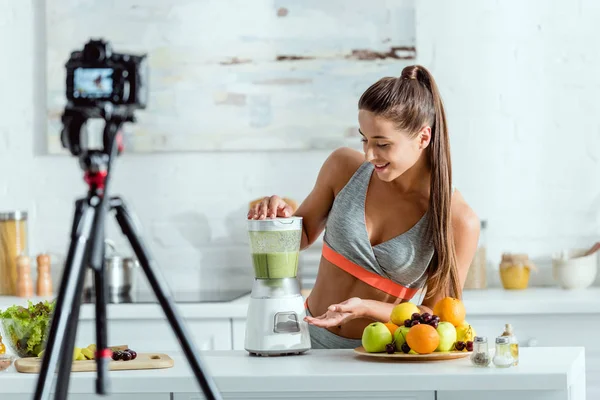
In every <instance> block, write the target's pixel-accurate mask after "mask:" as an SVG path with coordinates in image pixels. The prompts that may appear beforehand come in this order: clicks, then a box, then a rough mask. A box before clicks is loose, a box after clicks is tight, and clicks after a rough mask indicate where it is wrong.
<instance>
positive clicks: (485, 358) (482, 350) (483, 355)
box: [471, 336, 492, 367]
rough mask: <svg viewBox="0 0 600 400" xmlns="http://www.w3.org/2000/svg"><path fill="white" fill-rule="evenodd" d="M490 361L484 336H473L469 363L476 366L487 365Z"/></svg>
mask: <svg viewBox="0 0 600 400" xmlns="http://www.w3.org/2000/svg"><path fill="white" fill-rule="evenodd" d="M491 361H492V358H491V357H490V351H489V348H488V341H487V338H486V337H485V336H475V338H473V353H472V354H471V363H472V364H473V365H475V366H476V367H487V366H488V365H490V362H491Z"/></svg>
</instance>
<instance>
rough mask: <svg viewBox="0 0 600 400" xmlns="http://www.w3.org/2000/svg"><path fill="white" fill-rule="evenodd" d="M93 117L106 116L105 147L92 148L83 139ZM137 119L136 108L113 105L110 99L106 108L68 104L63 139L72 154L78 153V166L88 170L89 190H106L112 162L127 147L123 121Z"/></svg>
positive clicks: (65, 112) (64, 116)
mask: <svg viewBox="0 0 600 400" xmlns="http://www.w3.org/2000/svg"><path fill="white" fill-rule="evenodd" d="M90 118H101V119H104V130H103V135H102V148H100V149H89V148H87V144H86V143H85V141H84V140H82V128H83V127H84V125H85V124H86V122H87V121H88V119H90ZM124 122H135V116H134V115H133V111H132V110H131V109H130V108H128V107H123V106H117V107H114V106H113V105H112V104H110V103H106V104H104V107H103V108H82V107H73V106H67V107H66V108H65V111H64V113H63V115H62V123H63V129H62V132H61V137H60V139H61V143H62V145H63V147H64V148H66V149H68V150H69V151H70V152H71V154H72V155H74V156H77V157H79V166H80V167H81V169H82V170H83V171H84V172H85V177H84V180H85V181H86V183H87V184H88V185H89V186H90V190H103V189H104V187H105V184H106V178H107V176H108V172H109V170H110V165H111V162H112V161H113V159H114V158H115V157H117V156H118V155H120V154H121V153H122V152H123V150H124V145H123V137H122V132H121V130H120V128H121V125H122V124H123V123H124Z"/></svg>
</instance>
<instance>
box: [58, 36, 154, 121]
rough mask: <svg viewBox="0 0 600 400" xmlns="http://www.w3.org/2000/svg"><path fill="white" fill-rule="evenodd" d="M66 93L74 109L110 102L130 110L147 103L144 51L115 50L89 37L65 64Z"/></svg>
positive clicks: (95, 106) (107, 44) (93, 106)
mask: <svg viewBox="0 0 600 400" xmlns="http://www.w3.org/2000/svg"><path fill="white" fill-rule="evenodd" d="M65 67H66V70H67V82H66V96H67V100H68V101H69V103H70V104H71V105H72V106H74V107H76V108H98V109H101V108H104V107H105V105H106V103H112V105H113V106H115V107H116V108H126V109H127V111H129V112H131V111H133V110H135V109H144V108H146V104H147V102H148V85H147V83H148V64H147V57H146V54H143V55H133V54H120V53H114V52H113V51H112V47H111V45H110V43H108V42H106V41H104V40H102V39H100V40H90V41H89V42H87V43H86V44H85V46H84V48H83V50H80V51H74V52H72V53H71V57H70V58H69V60H68V61H67V63H66V64H65Z"/></svg>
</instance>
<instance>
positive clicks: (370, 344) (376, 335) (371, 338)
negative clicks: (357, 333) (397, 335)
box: [362, 322, 392, 353]
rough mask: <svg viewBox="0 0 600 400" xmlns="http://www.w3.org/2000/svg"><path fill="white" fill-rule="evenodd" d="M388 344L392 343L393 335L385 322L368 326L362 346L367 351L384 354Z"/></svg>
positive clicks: (363, 335) (364, 332)
mask: <svg viewBox="0 0 600 400" xmlns="http://www.w3.org/2000/svg"><path fill="white" fill-rule="evenodd" d="M388 343H392V333H391V332H390V330H389V329H388V327H387V326H385V325H384V324H383V322H373V323H371V324H369V325H367V326H366V328H365V330H364V331H363V334H362V345H363V347H364V348H365V351H367V352H368V353H382V352H384V351H385V345H386V344H388Z"/></svg>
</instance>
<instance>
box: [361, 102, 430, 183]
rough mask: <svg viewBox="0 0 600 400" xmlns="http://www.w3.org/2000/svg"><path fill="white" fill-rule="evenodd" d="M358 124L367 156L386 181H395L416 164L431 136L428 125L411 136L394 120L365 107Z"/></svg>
mask: <svg viewBox="0 0 600 400" xmlns="http://www.w3.org/2000/svg"><path fill="white" fill-rule="evenodd" d="M358 124H359V126H360V129H359V131H360V133H361V135H362V142H363V151H364V153H365V159H366V160H367V161H368V162H370V163H371V164H373V165H374V166H375V172H377V176H378V177H379V178H380V179H381V180H382V181H385V182H391V181H393V180H394V179H396V178H398V177H399V176H400V175H402V174H403V173H404V172H406V171H407V170H408V169H410V168H411V167H412V166H413V165H415V164H416V162H417V161H418V160H419V157H420V156H421V154H422V153H423V150H425V148H427V145H429V141H430V139H431V128H430V127H429V126H425V127H423V128H422V129H421V130H420V131H419V132H417V134H414V135H413V136H412V137H411V135H410V133H409V132H403V131H401V130H399V129H397V128H396V127H395V126H394V123H393V122H392V121H390V120H388V119H385V118H384V117H382V116H380V115H375V114H373V113H372V112H370V111H366V110H359V112H358Z"/></svg>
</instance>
